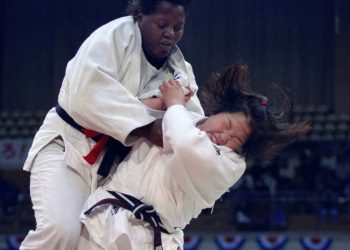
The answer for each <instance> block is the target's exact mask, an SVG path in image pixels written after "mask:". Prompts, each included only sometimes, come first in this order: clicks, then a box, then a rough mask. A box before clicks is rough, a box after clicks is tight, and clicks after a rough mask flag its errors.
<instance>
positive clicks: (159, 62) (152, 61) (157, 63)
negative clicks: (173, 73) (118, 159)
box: [143, 50, 167, 69]
mask: <svg viewBox="0 0 350 250" xmlns="http://www.w3.org/2000/svg"><path fill="white" fill-rule="evenodd" d="M143 53H144V54H145V57H146V59H147V61H148V62H149V63H150V64H151V65H152V66H154V67H155V68H156V69H160V68H161V67H162V66H163V64H164V63H165V61H166V59H167V58H163V59H158V58H154V57H152V56H151V55H149V54H148V53H147V52H146V51H145V50H143Z"/></svg>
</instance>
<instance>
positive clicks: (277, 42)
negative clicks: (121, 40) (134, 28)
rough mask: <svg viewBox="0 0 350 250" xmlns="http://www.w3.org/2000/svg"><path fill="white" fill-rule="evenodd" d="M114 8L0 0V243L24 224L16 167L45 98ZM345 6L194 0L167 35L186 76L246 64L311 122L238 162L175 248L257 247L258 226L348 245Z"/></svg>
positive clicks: (117, 10) (315, 0)
mask: <svg viewBox="0 0 350 250" xmlns="http://www.w3.org/2000/svg"><path fill="white" fill-rule="evenodd" d="M125 7H126V0H99V1H91V0H75V1H59V0H50V1H48V0H40V1H39V0H25V1H24V0H16V1H12V0H1V1H0V18H1V20H0V235H1V236H0V249H10V248H9V244H10V243H9V240H12V241H17V242H18V241H20V240H21V237H22V236H23V235H25V234H26V233H27V231H28V230H30V229H33V228H34V226H35V222H34V215H33V211H32V209H31V201H30V196H29V174H28V173H26V172H23V171H22V170H21V168H22V164H23V162H24V160H25V158H26V154H27V152H28V150H29V147H30V145H31V142H32V139H33V136H34V134H35V132H36V131H37V130H38V128H39V127H40V125H41V123H42V121H43V119H44V117H45V114H46V112H47V111H48V110H49V109H50V108H51V107H53V106H55V105H56V103H57V95H58V91H59V88H60V85H61V81H62V79H63V76H64V71H65V66H66V64H67V62H68V61H69V60H70V59H71V58H72V57H73V56H74V54H75V53H76V51H77V49H78V48H79V46H80V45H81V43H82V42H83V41H84V40H85V39H86V38H87V37H88V36H89V34H90V33H91V32H93V31H94V30H95V29H96V28H98V27H99V26H101V25H103V24H105V23H107V22H108V21H111V20H113V19H115V18H117V17H120V16H122V15H124V10H125ZM349 13H350V1H349V0H283V1H281V0H218V1H212V0H195V1H194V4H193V6H192V10H191V12H190V13H189V16H188V17H187V23H186V28H185V34H184V36H183V39H182V41H181V42H180V45H179V46H180V48H181V49H182V52H183V54H184V56H185V58H186V59H187V61H189V62H190V63H191V64H192V66H193V69H194V73H195V76H196V79H197V83H198V85H199V86H201V85H202V84H204V83H205V81H206V79H207V78H208V76H209V75H210V73H211V72H213V71H217V70H221V69H223V68H224V67H226V66H228V65H230V64H232V63H233V62H236V61H241V62H244V63H247V64H248V65H249V68H250V71H251V80H252V85H254V86H255V87H256V88H257V89H258V90H259V91H261V92H263V93H266V94H267V95H268V92H269V91H270V90H271V86H272V85H273V84H277V85H280V86H286V87H288V88H289V89H290V90H291V92H292V93H293V95H294V98H295V109H294V114H295V116H296V117H297V118H302V119H308V120H310V121H311V122H312V125H313V127H312V130H311V131H310V133H308V134H307V135H306V136H304V137H303V138H301V139H300V140H298V141H297V142H296V143H294V144H293V145H291V146H289V147H288V148H287V149H286V150H285V151H283V152H282V154H281V155H279V156H278V157H277V158H276V159H274V160H273V161H259V162H258V161H256V162H253V161H250V162H248V169H247V172H246V173H245V175H244V176H243V178H242V179H241V180H240V182H239V183H238V184H237V185H235V186H234V187H233V188H232V190H231V191H230V192H228V193H227V194H225V195H224V196H223V197H222V199H221V200H219V201H218V202H217V204H216V206H215V208H214V210H213V214H211V212H212V211H211V210H208V211H207V210H205V211H203V213H202V214H201V215H200V217H199V218H198V219H196V220H194V221H193V224H192V225H190V226H189V227H188V228H187V229H186V235H187V237H186V242H188V245H187V249H195V248H198V249H226V248H219V246H218V244H219V243H217V242H218V241H215V240H214V239H215V235H217V234H221V235H223V236H224V237H223V239H224V241H225V240H226V241H227V242H231V243H232V242H234V241H235V240H236V239H241V238H243V239H246V243H245V244H243V243H242V246H241V247H240V249H246V250H254V249H264V248H262V246H260V245H259V244H258V243H259V242H258V240H257V239H258V238H259V236H260V235H267V236H268V237H266V238H267V239H268V240H267V241H268V242H269V241H270V243H271V242H272V243H273V242H277V240H276V239H280V238H279V237H280V236H283V237H286V238H288V239H289V241H288V243H286V245H285V249H293V250H298V249H304V248H303V244H302V243H301V242H302V241H301V240H300V237H303V236H305V237H306V238H307V237H310V239H311V240H310V242H311V243H312V242H313V243H314V245H315V246H317V244H318V243H317V242H319V243H320V242H321V243H322V241H323V240H326V239H331V240H332V244H330V246H329V247H330V249H335V250H342V249H347V250H348V249H349V245H350V241H349V239H348V238H350V237H349V236H350V98H349V94H350V84H349V79H350V14H349ZM68 202H69V201H68ZM198 235H199V237H198ZM8 236H11V237H8ZM238 236H240V237H238ZM283 237H282V238H283ZM196 239H197V243H198V245H196V244H194V243H193V244H192V245H193V248H190V245H189V244H190V243H191V242H192V241H193V242H195V240H196ZM198 239H201V240H202V241H199V240H198ZM6 240H7V241H6ZM299 240H300V241H299ZM255 241H256V242H255ZM293 242H294V243H293ZM199 243H200V244H199ZM272 243H271V244H272ZM249 244H251V245H249ZM293 244H295V245H293ZM343 245H344V246H345V247H343ZM346 246H347V248H346ZM259 247H260V248H259ZM13 249H16V248H13ZM227 249H229V248H227ZM231 249H238V248H231ZM266 249H269V248H266ZM281 249H282V248H281ZM305 249H307V248H305ZM310 249H312V248H310ZM315 249H316V248H315ZM317 249H326V248H317Z"/></svg>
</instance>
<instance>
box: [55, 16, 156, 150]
mask: <svg viewBox="0 0 350 250" xmlns="http://www.w3.org/2000/svg"><path fill="white" fill-rule="evenodd" d="M131 22H132V25H134V24H133V21H131ZM109 25H110V24H109ZM124 26H127V25H124ZM134 29H135V28H134V27H133V26H130V25H129V26H127V27H121V28H118V29H114V28H113V27H112V28H110V27H107V28H106V27H103V29H102V30H98V31H97V32H96V33H94V34H93V35H92V36H91V37H90V38H88V39H87V40H86V41H85V42H84V44H83V45H82V46H81V48H80V49H79V51H78V53H77V55H76V56H75V57H74V58H73V60H72V61H70V62H69V64H68V66H67V70H66V76H65V80H64V86H63V87H62V89H61V91H60V97H59V103H60V105H61V106H62V107H64V108H65V109H66V111H67V112H68V113H69V114H70V115H71V116H72V117H73V119H74V120H75V121H76V122H77V123H79V124H80V125H81V126H83V127H86V128H89V129H92V130H95V131H98V132H101V133H103V134H107V135H110V136H112V137H114V138H115V139H117V140H119V141H121V142H123V143H126V138H127V137H128V135H129V134H130V132H131V131H133V130H135V129H136V128H140V127H144V126H146V125H148V124H150V123H152V122H153V121H154V120H155V119H156V116H155V115H154V113H156V111H154V110H150V109H148V108H147V107H145V106H144V105H143V104H142V103H141V102H140V101H139V100H138V99H137V98H136V97H135V96H134V94H135V93H136V92H137V89H138V87H139V74H140V68H139V64H138V63H137V60H140V58H139V53H140V51H141V40H140V39H141V38H140V37H138V36H137V33H136V32H135V30H134ZM123 78H124V80H123V83H122V82H121V81H120V79H123ZM135 89H136V90H135ZM145 129H147V128H145Z"/></svg>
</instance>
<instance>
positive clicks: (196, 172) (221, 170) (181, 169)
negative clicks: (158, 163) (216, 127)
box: [160, 84, 245, 207]
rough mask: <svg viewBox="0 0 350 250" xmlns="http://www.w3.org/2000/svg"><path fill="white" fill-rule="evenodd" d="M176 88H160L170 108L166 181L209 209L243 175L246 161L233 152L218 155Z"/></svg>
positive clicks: (166, 120)
mask: <svg viewBox="0 0 350 250" xmlns="http://www.w3.org/2000/svg"><path fill="white" fill-rule="evenodd" d="M173 89H174V88H172V87H171V85H164V84H163V85H162V86H161V88H160V90H161V92H162V94H163V96H164V99H165V103H166V105H167V106H168V110H167V111H166V113H165V116H164V119H163V141H164V148H165V150H168V153H169V152H170V154H171V157H167V159H168V161H167V162H166V163H165V167H166V168H167V174H166V180H165V181H166V182H167V183H169V189H171V188H172V187H173V185H176V187H177V188H179V189H180V190H183V189H185V190H183V192H184V193H186V195H188V196H189V197H193V199H196V200H199V201H202V204H203V207H209V206H211V205H212V204H213V203H214V202H215V200H217V199H218V198H219V197H220V196H221V195H222V194H224V193H225V192H226V191H227V189H229V188H230V187H231V186H232V185H233V184H234V183H235V182H236V181H237V180H238V179H239V178H240V177H241V176H242V174H243V172H244V170H245V161H244V160H243V159H242V158H241V157H240V156H238V155H237V154H235V153H234V152H232V151H228V150H221V151H219V152H218V151H217V150H216V149H215V148H214V146H213V144H212V143H211V141H210V140H209V138H208V136H207V135H206V133H205V132H203V131H200V130H199V129H198V128H196V126H195V124H194V122H193V121H192V120H191V117H190V114H189V112H188V111H187V110H186V109H185V108H184V107H183V103H184V102H183V100H181V97H180V96H181V95H179V94H174V93H173V92H174V91H173ZM175 92H178V91H177V90H176V91H175Z"/></svg>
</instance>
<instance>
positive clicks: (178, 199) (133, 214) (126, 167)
mask: <svg viewBox="0 0 350 250" xmlns="http://www.w3.org/2000/svg"><path fill="white" fill-rule="evenodd" d="M246 75H247V67H246V66H245V65H241V64H236V65H233V66H231V67H229V68H228V69H227V70H226V71H225V72H223V74H222V75H221V76H218V75H214V76H213V78H212V80H211V81H209V83H208V85H207V87H206V89H205V90H204V92H203V93H204V94H203V97H204V103H205V104H207V106H206V107H207V108H208V109H207V111H208V113H210V114H212V115H210V116H209V117H208V118H204V117H202V116H199V115H198V114H195V113H193V112H190V111H188V110H186V108H185V107H184V106H183V105H184V103H185V101H184V94H183V92H182V88H181V86H180V85H179V84H178V83H177V82H176V81H173V80H170V81H167V82H164V83H163V84H162V85H161V87H160V90H161V92H162V94H163V98H164V102H165V104H166V107H167V108H168V109H167V110H166V112H165V115H164V119H163V145H164V147H163V148H160V147H157V146H153V145H151V144H150V143H149V142H148V141H147V140H140V141H138V142H137V143H136V144H134V145H133V148H132V151H131V152H130V154H129V155H128V156H127V158H126V159H125V160H124V161H123V162H122V163H121V164H120V165H119V167H118V169H117V171H116V172H115V174H114V176H112V177H111V178H110V179H109V181H108V182H107V183H106V184H105V185H104V186H103V187H100V188H98V189H97V190H96V191H95V192H94V193H93V194H92V195H91V196H90V197H89V198H88V200H87V203H86V204H85V210H84V211H83V213H82V217H81V220H82V222H83V223H84V228H83V231H82V236H81V239H80V244H79V247H78V249H79V250H83V249H84V250H89V249H91V250H92V249H96V250H97V249H109V250H112V249H118V250H131V249H132V250H141V249H142V250H151V249H167V250H170V249H171V250H172V249H174V250H176V249H183V243H184V242H183V232H182V229H184V228H185V226H186V225H187V224H189V223H190V221H191V219H192V218H196V217H197V216H198V215H199V214H200V212H201V211H202V209H204V208H209V207H212V206H213V205H214V203H215V201H216V200H217V199H218V198H220V197H221V196H222V195H223V194H224V193H225V192H226V191H227V190H228V189H229V188H230V187H231V186H232V185H233V184H234V183H235V182H236V181H237V180H238V179H239V178H240V177H241V176H242V174H243V172H244V170H245V166H246V165H245V158H244V155H246V156H247V157H251V156H253V155H252V154H254V156H255V157H272V156H274V155H276V153H277V152H278V151H280V150H281V149H282V148H283V147H284V146H286V145H287V144H288V143H290V142H292V141H293V140H294V139H295V138H296V137H298V136H300V135H302V134H304V133H305V132H306V131H307V130H308V129H309V126H308V124H306V123H294V122H293V121H292V120H289V118H288V115H289V114H290V112H291V110H290V109H289V108H290V106H288V105H287V106H284V107H286V109H285V110H282V111H281V113H278V112H275V113H274V112H272V111H269V110H268V109H267V105H268V103H267V99H266V98H265V97H264V96H262V95H259V94H257V93H255V92H254V91H253V90H252V89H251V88H250V87H249V85H248V82H247V81H246V79H247V78H246ZM284 100H285V101H286V102H287V103H288V102H289V99H288V97H287V96H286V99H284ZM235 151H236V152H235ZM237 152H239V153H237ZM110 191H112V192H110ZM113 192H114V193H113ZM134 198H136V199H137V200H135V199H134ZM140 202H141V203H140ZM124 203H125V204H124ZM119 204H121V205H119ZM147 206H148V207H147ZM141 210H143V211H142V212H140V211H141ZM152 212H155V213H156V215H152V216H151V217H152V218H151V219H149V218H148V219H147V218H146V217H150V213H152ZM158 216H159V220H158V219H157V217H158ZM153 219H154V220H153ZM157 228H158V229H159V230H161V231H162V232H161V237H160V238H161V243H160V242H159V237H158V236H157V233H156V231H157V230H156V229H157Z"/></svg>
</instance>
